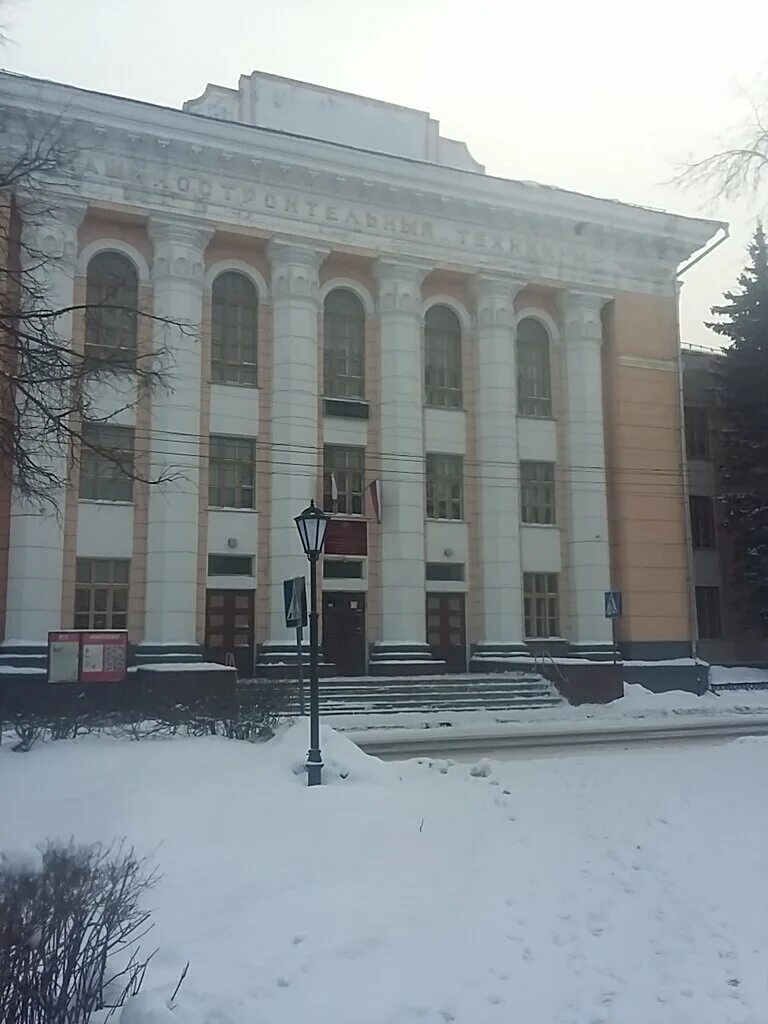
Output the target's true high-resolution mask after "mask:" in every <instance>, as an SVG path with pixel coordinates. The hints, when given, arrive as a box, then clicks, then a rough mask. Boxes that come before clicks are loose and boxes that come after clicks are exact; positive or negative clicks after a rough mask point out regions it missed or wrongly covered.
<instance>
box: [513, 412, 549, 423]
mask: <svg viewBox="0 0 768 1024" xmlns="http://www.w3.org/2000/svg"><path fill="white" fill-rule="evenodd" d="M516 415H517V418H518V419H519V420H535V421H536V422H538V423H554V422H555V417H554V416H551V415H550V416H537V415H536V414H535V413H532V412H518V413H516Z"/></svg>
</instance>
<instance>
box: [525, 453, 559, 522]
mask: <svg viewBox="0 0 768 1024" xmlns="http://www.w3.org/2000/svg"><path fill="white" fill-rule="evenodd" d="M520 518H521V520H522V522H524V523H536V524H544V525H551V524H553V523H554V522H555V466H554V463H552V462H521V463H520Z"/></svg>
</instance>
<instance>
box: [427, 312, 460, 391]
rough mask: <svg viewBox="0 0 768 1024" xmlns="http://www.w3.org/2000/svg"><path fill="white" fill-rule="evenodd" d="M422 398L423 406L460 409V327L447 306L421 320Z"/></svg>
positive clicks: (429, 313)
mask: <svg viewBox="0 0 768 1024" xmlns="http://www.w3.org/2000/svg"><path fill="white" fill-rule="evenodd" d="M424 395H425V400H426V403H427V405H432V406H436V407H437V408H439V409H460V408H461V324H460V323H459V318H458V317H457V316H456V314H455V313H454V312H453V310H452V309H450V308H449V307H448V306H431V307H430V308H429V309H428V310H427V315H426V317H425V318H424Z"/></svg>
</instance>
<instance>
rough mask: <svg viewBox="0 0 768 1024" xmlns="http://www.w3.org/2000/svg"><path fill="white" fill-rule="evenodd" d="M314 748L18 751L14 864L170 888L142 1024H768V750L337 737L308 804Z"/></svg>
mask: <svg viewBox="0 0 768 1024" xmlns="http://www.w3.org/2000/svg"><path fill="white" fill-rule="evenodd" d="M306 739H307V737H306V730H305V727H304V725H303V724H297V725H294V726H292V727H289V728H286V729H284V730H283V731H281V733H280V734H279V735H278V736H277V737H276V738H275V739H274V740H272V741H271V742H269V743H267V744H263V745H251V744H248V743H240V742H236V741H231V740H225V739H221V738H213V737H211V738H204V739H191V738H180V737H177V738H173V739H161V740H145V741H142V742H140V743H135V742H131V741H129V740H122V739H114V738H107V737H86V738H83V739H80V740H77V741H74V742H69V741H66V742H65V741H62V742H57V743H47V744H41V745H38V746H36V747H35V748H33V750H32V751H31V752H30V753H28V754H12V753H10V751H9V749H8V747H3V748H0V836H2V843H1V844H0V845H5V846H9V847H13V848H14V849H16V850H22V851H23V850H25V849H30V848H32V847H34V845H35V844H36V843H37V842H39V841H40V840H41V839H43V838H44V837H46V836H60V837H63V838H65V839H66V838H69V837H70V836H72V835H74V836H75V837H76V838H77V839H79V840H83V841H92V840H97V839H101V840H106V841H109V840H111V839H112V838H113V837H117V836H126V837H128V839H129V840H130V842H131V843H133V844H134V845H135V846H136V848H137V850H138V851H139V852H141V853H152V854H153V855H154V857H155V860H156V862H157V864H158V866H159V868H160V870H161V871H162V873H163V878H162V881H161V882H160V884H159V886H158V887H157V888H156V889H155V890H153V892H152V893H151V902H152V904H153V905H154V906H155V908H156V909H155V912H154V918H155V921H156V927H155V929H154V931H153V933H152V934H151V936H149V937H148V938H147V940H145V943H146V944H147V945H148V948H151V947H152V946H155V945H157V946H159V952H158V954H157V956H156V957H155V958H154V960H153V961H152V963H151V965H150V970H149V972H148V975H147V979H146V983H145V994H144V996H143V997H142V998H140V1000H139V1001H138V1002H136V1003H135V1004H134V1005H133V1006H132V1007H131V1008H130V1009H126V1010H125V1011H124V1012H123V1021H122V1024H174V1022H175V1024H254V1022H259V1024H290V1022H295V1021H304V1020H312V1021H314V1022H315V1024H361V1022H365V1024H408V1022H414V1024H416V1022H425V1024H451V1022H454V1021H455V1022H457V1024H486V1022H487V1024H495V1022H498V1024H511V1022H513V1021H514V1022H518V1021H519V1022H520V1024H765V1021H766V1020H768V967H766V960H765V950H766V949H767V948H768V883H766V865H767V864H768V824H767V823H766V816H765V806H766V802H765V801H766V797H765V790H766V778H768V741H763V740H759V739H753V740H740V741H737V742H733V743H730V744H727V745H724V746H711V747H697V748H694V749H692V748H690V747H687V748H685V749H684V750H675V751H670V752H666V751H664V752H658V751H654V752H653V754H650V753H648V752H642V751H638V752H636V753H635V752H632V751H630V752H622V753H621V754H618V755H617V754H612V753H606V754H604V755H593V756H590V757H586V758H580V757H578V756H574V757H567V758H561V759H558V760H540V761H537V760H530V761H515V762H506V763H503V764H500V763H496V764H493V763H487V762H483V763H481V764H480V765H479V766H475V767H474V768H470V766H467V765H451V764H448V763H444V762H433V763H429V762H425V763H417V762H407V763H389V764H384V763H382V762H379V761H377V760H375V759H372V758H368V757H366V756H365V755H364V754H362V753H361V752H360V751H359V750H358V749H357V748H356V747H354V746H353V745H352V744H351V743H350V741H349V740H347V739H346V738H345V737H343V736H340V735H338V734H337V733H334V732H332V731H331V730H329V729H326V730H324V735H323V747H324V753H325V756H326V762H327V764H328V767H327V768H326V773H325V777H326V780H327V783H328V784H327V785H325V786H323V787H322V788H315V789H307V788H306V786H305V784H304V777H303V773H302V770H301V764H302V762H303V758H304V755H305V752H306ZM473 772H474V774H473ZM341 775H344V776H346V778H341ZM15 856H18V854H16V855H15ZM187 961H189V962H190V968H189V974H188V976H187V978H186V980H185V981H184V983H183V986H182V988H181V992H180V994H179V996H178V997H177V1001H176V1006H175V1009H174V1010H173V1011H171V1010H169V1009H167V1007H166V1006H165V1001H166V1000H167V999H168V998H169V997H170V995H171V993H172V991H173V989H174V986H175V984H176V982H177V980H178V978H179V974H180V971H181V969H182V967H183V965H184V964H185V963H186V962H187Z"/></svg>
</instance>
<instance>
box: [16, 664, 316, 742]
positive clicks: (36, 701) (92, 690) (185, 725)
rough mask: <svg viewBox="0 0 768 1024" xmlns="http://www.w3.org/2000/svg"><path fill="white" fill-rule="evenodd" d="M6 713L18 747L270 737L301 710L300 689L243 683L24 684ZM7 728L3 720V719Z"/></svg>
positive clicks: (282, 684) (283, 684)
mask: <svg viewBox="0 0 768 1024" xmlns="http://www.w3.org/2000/svg"><path fill="white" fill-rule="evenodd" d="M0 698H3V699H1V700H0V715H2V714H4V717H5V720H6V722H8V723H9V724H12V726H13V728H14V729H15V731H16V735H17V737H18V742H17V743H16V745H15V746H14V748H13V749H14V750H17V751H24V752H26V751H28V750H30V749H31V748H32V746H33V745H34V743H36V742H37V740H39V739H51V740H59V739H76V738H77V737H78V736H82V735H86V734H88V733H94V732H107V733H118V734H120V735H123V736H128V737H130V738H131V739H144V738H146V737H147V736H156V735H167V736H168V735H170V736H172V735H174V734H176V733H179V732H181V733H184V734H186V735H192V736H226V737H227V738H228V739H238V740H257V739H269V738H271V737H272V736H273V735H274V732H275V729H276V728H277V726H278V725H279V724H280V723H281V722H282V721H284V720H285V719H287V718H288V717H290V715H291V714H292V713H293V712H294V710H295V706H296V689H295V684H293V683H291V682H285V681H279V682H278V681H275V682H266V681H265V682H258V683H241V684H238V685H237V686H234V687H227V688H222V687H221V686H220V685H216V686H213V685H211V686H210V687H201V686H197V687H196V688H194V689H191V688H190V687H188V686H183V685H181V686H174V687H168V686H143V685H137V684H136V683H134V682H133V681H129V682H127V683H124V684H119V685H118V684H114V685H111V686H108V687H105V686H104V684H103V683H101V684H95V685H91V686H72V687H66V686H63V685H61V686H56V687H49V686H47V685H46V686H44V687H42V688H33V687H23V688H19V689H17V690H15V691H8V692H6V693H5V694H0ZM0 729H2V721H0Z"/></svg>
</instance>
